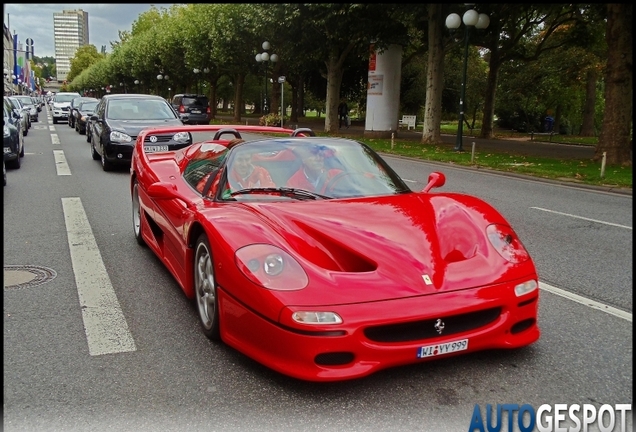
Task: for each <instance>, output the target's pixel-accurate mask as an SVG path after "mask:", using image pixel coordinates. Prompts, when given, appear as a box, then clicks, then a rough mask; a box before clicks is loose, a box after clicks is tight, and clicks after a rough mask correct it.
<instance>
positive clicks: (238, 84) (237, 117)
mask: <svg viewBox="0 0 636 432" xmlns="http://www.w3.org/2000/svg"><path fill="white" fill-rule="evenodd" d="M243 84H245V74H237V75H235V76H234V119H233V121H234V122H235V123H236V124H239V123H241V106H242V105H244V104H243Z"/></svg>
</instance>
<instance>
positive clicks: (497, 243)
mask: <svg viewBox="0 0 636 432" xmlns="http://www.w3.org/2000/svg"><path fill="white" fill-rule="evenodd" d="M486 234H487V235H488V240H490V243H491V244H492V245H493V247H494V248H495V249H496V250H497V252H499V255H501V256H502V257H503V258H504V259H505V260H507V261H509V262H511V263H514V264H517V263H521V262H524V261H526V260H528V259H529V258H530V254H528V251H527V250H526V248H525V247H524V246H523V244H522V243H521V240H519V237H517V233H515V232H514V230H513V229H512V228H511V227H509V226H507V225H500V224H492V225H488V227H487V228H486Z"/></svg>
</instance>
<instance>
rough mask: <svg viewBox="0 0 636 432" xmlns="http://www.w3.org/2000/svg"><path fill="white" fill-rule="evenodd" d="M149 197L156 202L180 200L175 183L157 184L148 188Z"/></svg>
mask: <svg viewBox="0 0 636 432" xmlns="http://www.w3.org/2000/svg"><path fill="white" fill-rule="evenodd" d="M148 196H149V197H150V198H152V199H156V200H165V199H172V198H178V197H179V196H178V195H177V187H176V186H175V185H174V184H173V183H168V182H157V183H153V184H151V185H150V186H149V187H148Z"/></svg>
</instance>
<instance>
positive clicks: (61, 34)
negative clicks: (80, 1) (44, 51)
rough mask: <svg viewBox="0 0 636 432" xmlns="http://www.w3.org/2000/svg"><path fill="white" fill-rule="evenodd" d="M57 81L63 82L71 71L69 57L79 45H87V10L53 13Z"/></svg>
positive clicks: (73, 55) (71, 56)
mask: <svg viewBox="0 0 636 432" xmlns="http://www.w3.org/2000/svg"><path fill="white" fill-rule="evenodd" d="M53 37H54V39H55V64H56V68H57V82H64V81H65V80H66V77H67V76H68V73H69V72H70V71H71V59H72V58H73V57H75V52H76V51H77V49H78V48H79V47H81V46H84V45H88V12H85V11H83V10H82V9H77V10H64V11H62V12H55V13H54V14H53Z"/></svg>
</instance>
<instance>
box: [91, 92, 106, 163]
mask: <svg viewBox="0 0 636 432" xmlns="http://www.w3.org/2000/svg"><path fill="white" fill-rule="evenodd" d="M105 113H106V101H105V100H102V101H101V102H100V103H99V105H97V108H96V109H95V116H96V117H97V119H96V120H94V121H91V128H92V130H91V143H92V144H91V145H92V146H93V147H94V148H95V151H96V152H97V153H98V154H99V155H100V156H101V154H102V145H101V143H102V134H103V133H104V129H105V128H104V126H105V124H104V116H105Z"/></svg>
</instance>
